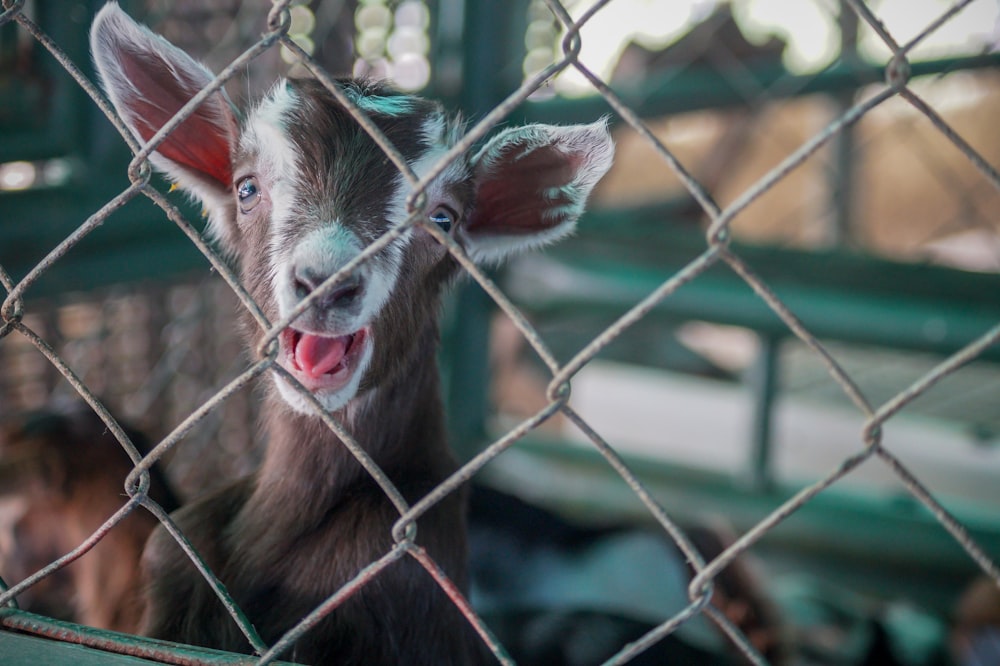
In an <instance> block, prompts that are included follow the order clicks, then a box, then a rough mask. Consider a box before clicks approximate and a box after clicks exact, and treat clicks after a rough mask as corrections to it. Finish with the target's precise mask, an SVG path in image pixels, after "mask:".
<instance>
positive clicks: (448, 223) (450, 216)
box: [427, 206, 456, 233]
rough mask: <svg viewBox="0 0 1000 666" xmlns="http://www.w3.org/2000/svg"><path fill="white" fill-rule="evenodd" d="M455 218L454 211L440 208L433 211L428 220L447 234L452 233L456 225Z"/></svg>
mask: <svg viewBox="0 0 1000 666" xmlns="http://www.w3.org/2000/svg"><path fill="white" fill-rule="evenodd" d="M455 217H456V216H455V211H453V210H452V209H450V208H448V207H447V206H438V207H437V208H435V209H434V210H433V211H431V214H430V215H428V216H427V219H429V220H430V221H431V222H433V223H434V224H436V225H438V226H439V227H441V230H442V231H444V232H445V233H447V232H449V231H451V227H452V225H453V224H455Z"/></svg>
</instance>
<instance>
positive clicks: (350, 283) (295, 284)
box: [292, 270, 364, 308]
mask: <svg viewBox="0 0 1000 666" xmlns="http://www.w3.org/2000/svg"><path fill="white" fill-rule="evenodd" d="M325 280H326V278H324V277H319V276H318V275H314V274H313V273H312V272H311V271H308V270H302V271H296V273H295V275H294V277H293V278H292V288H293V289H294V290H295V297H296V298H297V299H298V300H302V299H304V298H306V297H307V296H309V295H310V294H312V293H313V292H314V291H316V289H318V288H319V287H320V285H322V284H323V282H324V281H325ZM363 293H364V282H363V280H362V279H361V278H358V277H357V276H352V277H349V278H347V280H346V281H344V282H341V283H340V284H338V285H336V286H334V287H333V288H332V289H331V290H330V291H329V292H328V293H327V294H325V295H323V296H322V297H321V298H320V300H319V302H318V303H317V305H318V306H319V307H321V308H347V307H350V306H351V305H352V304H354V303H355V302H356V301H358V300H359V299H360V298H361V296H362V294H363Z"/></svg>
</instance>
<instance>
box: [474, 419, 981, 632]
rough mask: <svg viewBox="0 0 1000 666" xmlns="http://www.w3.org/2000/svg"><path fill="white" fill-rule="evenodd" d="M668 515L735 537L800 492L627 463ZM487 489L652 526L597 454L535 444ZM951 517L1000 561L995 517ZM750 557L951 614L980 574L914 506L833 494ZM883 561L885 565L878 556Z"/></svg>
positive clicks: (519, 450)
mask: <svg viewBox="0 0 1000 666" xmlns="http://www.w3.org/2000/svg"><path fill="white" fill-rule="evenodd" d="M622 457H623V459H624V460H625V463H626V464H627V465H628V466H629V468H630V469H631V470H633V471H634V472H635V473H636V475H637V476H638V477H639V478H640V479H641V481H642V482H643V484H644V485H645V486H646V487H647V489H648V490H649V491H650V492H651V494H652V495H653V496H654V497H655V498H656V499H657V501H658V502H659V503H660V505H661V506H662V507H663V508H664V509H665V510H666V512H667V514H668V515H669V516H670V517H671V518H672V519H674V520H677V521H679V522H680V523H692V522H695V523H698V522H703V521H704V520H705V519H706V517H707V518H709V519H711V517H713V516H716V517H723V518H724V520H725V521H726V523H727V524H728V525H730V526H732V527H733V528H734V529H735V530H736V532H737V533H742V532H745V531H746V530H749V529H751V528H753V527H754V526H755V525H756V524H757V523H758V522H759V521H760V520H762V519H764V518H765V517H767V516H768V515H769V514H771V513H772V512H773V511H775V510H776V509H778V508H779V507H781V506H782V505H783V504H784V503H785V502H787V501H788V500H789V499H791V498H792V497H793V496H794V495H795V493H796V492H797V491H798V490H799V488H798V487H792V486H789V485H782V484H773V485H771V486H770V487H768V488H763V489H760V490H758V491H753V490H750V489H748V487H747V486H746V484H744V483H742V482H740V481H739V480H737V479H733V478H732V477H730V476H727V475H724V474H719V473H713V472H708V471H705V470H697V469H692V468H690V467H685V466H682V465H676V464H672V463H667V462H663V461H660V460H652V459H649V458H645V457H640V456H635V455H630V454H623V456H622ZM485 472H486V477H487V478H488V480H489V481H490V482H491V483H493V484H495V485H498V486H500V487H508V488H512V489H514V490H515V491H516V492H518V493H520V494H522V495H524V496H526V497H531V498H532V499H533V501H537V502H539V503H541V504H543V505H547V506H550V507H552V508H554V509H556V510H558V511H560V512H561V513H564V514H566V515H570V516H572V517H574V519H576V520H579V521H581V522H583V523H589V524H596V525H606V524H620V523H621V522H626V523H629V522H634V521H640V522H648V521H650V520H651V518H650V516H649V512H648V511H647V510H646V508H645V507H644V506H643V505H642V504H641V502H640V501H639V499H638V498H637V497H636V496H635V492H634V491H633V490H632V489H631V488H629V487H628V486H627V485H626V484H625V482H624V481H623V480H622V479H621V477H619V476H618V474H617V473H616V472H615V471H614V470H612V469H611V467H610V466H609V465H608V463H607V461H605V460H604V458H603V457H602V456H601V455H600V454H599V453H598V452H597V451H596V450H595V449H593V448H590V447H586V448H585V447H581V446H577V445H573V446H568V445H565V444H562V443H560V442H556V441H552V440H546V439H543V438H540V437H534V436H533V437H531V438H529V439H525V440H522V441H520V442H518V444H517V445H516V446H515V447H514V448H513V449H511V450H509V451H507V452H506V453H505V454H504V455H503V456H500V457H499V458H498V459H497V460H496V461H495V462H494V463H492V464H491V465H490V466H489V467H488V468H486V470H485ZM939 499H941V500H943V501H944V502H945V504H946V506H947V507H948V509H949V511H951V512H952V513H953V515H955V517H957V518H958V519H959V520H961V521H962V522H963V523H964V524H965V525H966V526H967V527H968V529H969V534H970V535H971V536H972V538H974V539H975V540H976V542H977V543H979V544H980V545H981V546H982V547H983V548H984V549H985V551H986V552H987V553H994V554H995V553H1000V524H998V523H997V520H996V515H995V513H994V512H992V511H990V510H984V509H983V508H981V507H978V506H975V505H973V504H971V503H963V502H961V501H956V500H953V499H951V498H939ZM751 552H752V553H753V554H755V555H757V556H760V557H762V558H763V559H765V560H766V561H767V564H768V565H769V566H768V568H769V570H771V571H777V570H781V569H785V568H788V569H793V570H801V571H808V572H810V573H811V574H812V575H816V576H822V577H823V578H824V579H825V580H827V581H828V582H829V583H830V584H831V585H840V584H842V585H844V586H847V587H849V588H851V589H857V590H869V591H878V593H879V594H881V595H884V598H886V599H892V598H907V599H910V600H912V601H913V602H915V603H917V604H920V605H923V606H925V607H926V608H929V609H934V610H936V611H938V612H941V613H943V614H947V612H949V611H950V609H951V607H952V604H953V603H954V601H955V596H956V595H957V594H958V592H959V591H960V590H961V589H963V586H964V585H965V583H966V582H967V581H968V580H969V579H971V578H973V577H974V576H976V575H977V574H978V573H981V572H980V571H979V570H978V568H977V567H976V565H975V564H974V563H973V562H972V560H971V559H969V557H968V554H967V553H966V552H965V551H964V550H963V549H962V548H961V547H960V546H959V545H958V544H957V543H956V542H955V540H954V539H953V538H952V537H951V535H950V534H948V532H947V531H945V529H944V528H943V527H942V526H941V525H940V524H939V523H937V522H936V521H935V520H934V518H933V517H932V516H931V515H930V513H929V512H928V511H927V509H925V508H924V507H923V506H922V505H921V504H919V503H918V502H917V501H916V500H915V499H914V498H913V497H911V496H910V495H908V494H906V493H904V492H903V491H902V490H900V491H899V492H898V493H880V494H879V493H873V492H865V491H861V490H859V489H856V488H852V489H840V488H837V487H833V488H831V489H828V490H826V491H825V492H823V493H820V494H819V495H817V496H815V497H813V498H812V499H811V500H810V501H809V502H807V503H806V504H804V505H803V506H801V507H800V508H799V509H798V510H797V511H795V513H794V514H793V515H792V516H790V517H788V518H786V519H785V520H783V521H782V522H780V523H779V524H778V525H777V526H775V527H774V528H773V529H771V530H769V531H768V532H767V533H766V534H764V535H763V537H762V539H761V541H760V542H759V543H758V544H757V545H755V546H754V547H753V548H752V550H751ZM873 554H877V556H873Z"/></svg>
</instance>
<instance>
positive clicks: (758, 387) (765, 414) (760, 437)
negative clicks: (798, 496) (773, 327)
mask: <svg viewBox="0 0 1000 666" xmlns="http://www.w3.org/2000/svg"><path fill="white" fill-rule="evenodd" d="M760 343H761V346H760V353H759V354H758V356H757V360H756V362H755V363H754V365H753V367H752V368H751V371H750V377H749V380H750V381H749V384H750V388H751V390H752V391H753V424H752V426H753V427H752V429H751V431H750V432H751V437H752V439H751V441H750V470H749V485H750V487H751V488H752V489H753V490H757V491H764V490H769V489H771V488H773V487H774V474H773V469H772V467H771V463H772V460H771V457H772V450H773V446H772V444H773V432H772V430H773V428H772V417H773V415H774V398H775V395H776V394H777V392H778V353H779V351H780V348H781V338H778V337H775V336H770V335H762V336H760Z"/></svg>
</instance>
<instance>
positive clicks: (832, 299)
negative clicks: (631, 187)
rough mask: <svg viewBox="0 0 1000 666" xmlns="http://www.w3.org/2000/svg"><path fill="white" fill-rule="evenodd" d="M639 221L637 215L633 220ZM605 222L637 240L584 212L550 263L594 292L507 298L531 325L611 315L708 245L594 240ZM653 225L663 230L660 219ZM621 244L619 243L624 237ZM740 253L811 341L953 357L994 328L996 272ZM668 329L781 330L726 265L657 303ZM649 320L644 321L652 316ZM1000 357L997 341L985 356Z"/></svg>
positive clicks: (826, 255)
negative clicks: (697, 325) (680, 324)
mask: <svg viewBox="0 0 1000 666" xmlns="http://www.w3.org/2000/svg"><path fill="white" fill-rule="evenodd" d="M634 214H635V215H636V216H639V215H643V216H645V215H646V213H634ZM611 225H614V226H616V227H617V226H619V225H620V227H621V228H622V229H623V230H625V229H626V228H631V230H632V232H635V233H638V234H639V235H641V231H638V229H641V225H638V226H637V225H633V224H631V223H630V217H629V214H628V213H624V214H623V213H622V212H608V213H604V214H600V215H598V214H591V215H590V216H589V218H588V222H587V224H585V225H584V228H583V229H582V230H581V234H580V236H579V237H578V238H576V239H573V240H572V241H570V242H567V243H564V244H563V245H561V246H559V247H554V248H551V249H550V250H548V251H547V255H548V256H550V257H552V258H553V259H555V260H557V261H558V262H559V263H560V264H561V265H563V266H565V267H567V268H569V269H570V270H575V271H578V273H579V275H580V277H581V285H583V284H592V283H587V282H583V280H582V278H583V276H584V275H587V276H589V278H590V279H591V280H594V279H596V280H598V281H600V282H601V283H602V284H603V287H602V289H601V290H593V289H588V288H584V287H580V288H575V287H561V288H560V289H558V290H556V289H547V288H544V286H542V285H539V286H538V287H537V288H533V289H524V290H518V291H516V296H517V298H518V299H519V302H521V303H523V305H524V307H525V308H526V309H527V310H529V311H531V312H532V313H534V314H535V315H536V316H538V317H543V316H547V317H554V316H557V315H558V316H565V315H569V314H571V313H573V312H578V311H579V310H580V309H588V310H590V311H591V312H602V313H605V315H607V316H608V317H610V316H615V315H618V314H621V313H623V312H624V311H625V310H626V308H628V307H630V305H631V304H634V303H636V302H638V301H639V300H640V299H641V298H643V297H645V296H646V295H647V294H649V293H650V292H652V291H653V290H654V289H656V288H657V287H658V286H660V285H661V284H662V283H663V282H664V281H665V280H667V279H669V278H670V277H672V276H673V275H675V274H676V273H677V272H678V271H680V270H681V269H682V268H683V267H684V266H686V265H687V264H688V263H689V262H690V261H691V260H693V259H695V258H696V257H697V256H699V255H700V254H702V253H703V252H704V251H705V250H706V249H707V247H708V246H707V244H706V243H705V240H704V238H703V237H702V236H701V235H700V234H699V233H697V232H694V231H681V230H672V231H662V232H660V233H659V234H658V235H657V236H654V237H651V236H649V235H646V236H645V237H644V241H643V242H642V243H631V242H628V239H627V238H626V239H623V238H621V237H619V238H614V239H613V238H612V237H611V236H610V235H609V234H607V233H603V229H606V228H609V227H610V226H611ZM660 225H661V228H662V227H663V226H664V223H663V222H662V221H660ZM624 235H625V236H627V235H628V233H627V232H626V233H625V234H624ZM732 248H733V251H734V252H735V253H736V254H737V255H739V256H740V257H741V258H742V259H743V260H744V261H745V262H746V263H747V264H749V265H750V266H751V267H752V268H753V270H754V271H755V272H756V273H757V274H758V275H759V276H760V277H761V278H762V279H763V280H764V282H765V283H766V284H767V285H769V286H770V287H771V288H772V289H773V290H774V292H775V293H776V294H777V295H778V296H779V297H780V298H781V299H782V301H783V302H784V303H785V304H786V305H788V307H789V308H790V309H791V310H792V311H793V312H794V313H795V314H796V315H797V316H798V318H799V319H800V320H801V321H802V322H803V323H804V324H805V325H806V327H807V328H808V329H809V330H810V331H811V332H813V333H814V334H815V335H816V336H817V337H820V338H832V339H837V340H843V341H846V342H853V343H859V344H870V345H882V346H887V347H896V348H901V349H910V350H924V351H932V352H938V353H942V354H947V353H953V352H955V351H957V350H958V349H961V348H962V347H964V346H965V345H967V344H968V343H969V342H971V341H973V340H975V339H977V338H978V337H980V336H982V335H983V334H985V333H986V332H987V331H988V330H989V329H990V328H992V327H993V326H996V325H997V324H998V323H1000V300H998V299H997V298H996V294H997V293H1000V276H998V275H995V274H985V273H972V272H967V271H960V270H955V269H951V268H944V267H940V266H929V265H914V264H903V263H898V262H891V261H886V260H882V259H876V258H874V257H871V256H867V255H862V254H859V253H855V252H850V251H846V250H830V251H823V252H819V251H801V250H790V249H782V248H776V247H773V246H750V245H740V244H734V245H733V246H732ZM651 316H652V317H653V318H654V320H655V319H656V318H660V319H661V320H667V321H682V320H686V319H699V320H704V321H710V322H715V323H722V324H731V325H736V326H744V327H747V328H751V329H754V330H756V331H760V332H762V333H764V334H767V335H777V336H781V335H787V334H789V333H790V331H789V329H788V327H787V326H786V324H785V323H784V322H782V321H781V320H780V319H779V318H778V316H777V315H776V314H775V313H774V312H773V311H772V310H771V309H770V307H768V306H767V304H766V303H765V302H764V301H763V300H762V299H761V298H760V297H759V296H758V295H757V294H756V293H755V292H754V291H753V290H752V289H751V288H750V286H749V285H747V284H746V283H745V282H744V281H743V279H742V278H741V277H740V276H738V275H737V274H736V273H735V272H733V271H732V270H731V269H730V268H729V267H728V266H726V265H724V264H723V263H721V262H719V263H717V264H716V265H715V266H713V267H712V268H710V269H709V270H708V271H706V272H705V273H703V274H702V275H700V276H699V277H698V278H696V279H695V280H694V281H692V282H690V283H689V284H686V285H684V286H683V287H681V288H680V289H679V290H678V291H677V292H675V293H674V294H672V295H671V296H669V297H668V298H666V299H665V300H664V301H662V302H661V303H660V304H659V305H658V306H657V307H656V308H655V309H654V310H653V312H652V313H651ZM651 321H652V320H651ZM982 358H984V359H987V360H994V361H996V360H1000V348H998V346H997V345H994V346H993V347H992V348H990V349H988V350H987V351H986V352H985V353H984V354H983V356H982Z"/></svg>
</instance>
